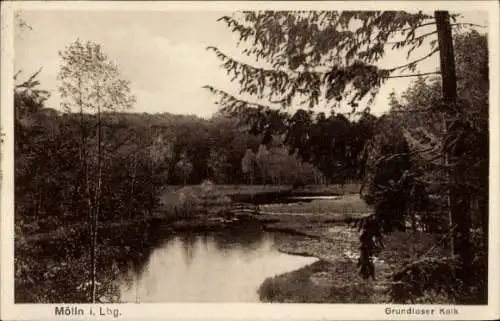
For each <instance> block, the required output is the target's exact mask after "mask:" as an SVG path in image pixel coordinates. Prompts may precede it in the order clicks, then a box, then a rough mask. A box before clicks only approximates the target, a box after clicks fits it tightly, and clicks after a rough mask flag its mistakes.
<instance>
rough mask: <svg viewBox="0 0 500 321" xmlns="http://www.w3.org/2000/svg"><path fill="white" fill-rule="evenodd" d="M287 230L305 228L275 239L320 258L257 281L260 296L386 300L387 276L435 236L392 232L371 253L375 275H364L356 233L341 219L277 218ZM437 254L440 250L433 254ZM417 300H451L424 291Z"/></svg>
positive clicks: (291, 250) (310, 300) (295, 299)
mask: <svg viewBox="0 0 500 321" xmlns="http://www.w3.org/2000/svg"><path fill="white" fill-rule="evenodd" d="M280 224H281V225H286V226H287V229H288V230H289V231H292V232H294V233H297V234H307V237H303V238H300V239H296V240H288V241H287V242H282V243H279V244H278V245H277V246H278V250H279V251H281V252H284V253H288V254H295V255H302V256H312V257H316V258H318V259H319V261H318V262H315V263H313V264H311V265H308V266H305V267H303V268H300V269H298V270H296V271H293V272H289V273H285V274H282V275H277V276H274V277H272V278H268V279H267V280H266V281H265V282H264V283H263V284H262V285H261V287H260V289H259V295H260V298H261V300H262V301H263V302H282V303H359V304H361V303H373V304H377V303H388V302H390V296H389V290H390V284H389V279H388V277H389V276H390V274H391V273H392V272H393V271H394V270H395V269H396V268H398V267H400V266H401V265H403V264H405V262H406V261H407V260H409V259H410V258H413V259H414V258H415V257H418V256H420V255H422V254H423V253H425V252H426V251H427V250H428V249H429V248H430V247H432V245H433V244H434V242H435V240H434V238H433V236H432V235H429V234H425V233H405V232H394V233H392V234H391V235H389V236H387V237H386V239H385V244H386V248H385V249H383V251H382V252H381V253H380V254H379V256H378V257H375V258H374V265H375V273H376V274H375V279H374V280H371V279H370V280H365V279H363V278H362V277H361V276H360V275H359V272H358V267H357V260H358V258H359V250H358V248H359V234H358V231H357V230H356V229H353V228H352V227H350V226H348V225H347V224H346V223H345V222H341V221H337V222H332V223H328V224H324V223H321V222H318V221H315V220H311V221H309V223H308V224H304V222H300V223H299V222H291V221H286V222H281V223H280ZM437 255H439V254H437ZM420 303H440V304H446V303H453V302H451V301H450V300H449V299H448V298H446V297H439V296H433V297H427V298H426V297H424V298H423V299H422V301H421V302H420Z"/></svg>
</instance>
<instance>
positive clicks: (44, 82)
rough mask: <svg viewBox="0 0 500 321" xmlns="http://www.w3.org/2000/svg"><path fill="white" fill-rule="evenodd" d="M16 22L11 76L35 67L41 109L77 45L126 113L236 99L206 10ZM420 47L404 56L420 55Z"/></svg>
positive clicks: (222, 38)
mask: <svg viewBox="0 0 500 321" xmlns="http://www.w3.org/2000/svg"><path fill="white" fill-rule="evenodd" d="M19 13H20V17H22V19H23V20H24V21H25V22H26V23H27V24H28V25H29V26H31V27H32V29H33V30H30V29H27V28H22V29H20V28H18V27H16V37H15V62H14V70H15V71H17V70H20V69H22V71H23V73H22V74H21V75H20V76H19V78H20V80H23V79H25V77H28V76H29V75H30V74H32V73H33V72H35V71H36V70H38V69H39V68H40V67H43V70H42V72H41V73H40V75H39V80H40V82H41V88H43V89H47V90H49V91H51V93H52V96H51V98H50V99H49V100H48V103H47V106H48V107H52V108H56V109H59V96H58V92H57V86H58V81H57V73H58V71H59V64H60V60H59V56H58V51H60V50H64V48H65V47H66V46H67V45H68V44H69V43H71V42H73V41H75V40H76V39H77V38H79V39H80V40H81V41H87V40H90V41H93V42H97V43H99V44H101V45H102V47H103V50H104V52H105V53H106V54H107V55H108V56H109V58H111V59H112V60H114V61H115V62H116V63H117V64H118V66H119V67H120V68H121V71H122V76H123V77H122V78H124V79H127V80H129V81H130V82H131V90H132V92H133V93H134V94H135V95H136V97H137V102H136V105H135V106H134V108H133V110H132V111H133V112H140V113H142V112H147V113H161V112H169V113H174V114H195V115H198V116H200V117H210V116H211V115H212V114H213V113H214V112H216V111H217V109H218V108H219V107H218V105H215V104H214V101H215V97H214V96H213V95H212V94H211V93H209V92H208V91H207V90H206V89H203V88H202V86H204V85H212V86H214V87H216V88H220V89H223V90H226V91H228V92H231V93H235V94H236V93H237V92H238V86H237V84H232V83H231V82H230V79H229V77H228V76H226V73H225V71H224V70H223V69H222V68H221V67H220V60H218V59H217V58H216V57H215V54H214V53H213V52H210V51H207V50H206V49H205V48H206V47H207V46H216V47H219V48H220V49H222V50H223V51H224V52H226V53H228V54H230V55H234V56H236V58H241V57H238V56H237V55H238V53H239V52H240V50H239V49H238V48H236V40H237V38H236V35H235V34H233V33H231V31H230V30H229V29H228V28H227V27H226V26H225V24H223V23H221V22H216V20H217V19H218V18H219V17H221V16H223V15H227V14H231V12H214V11H189V12H187V11H182V12H165V11H163V12H160V11H148V12H146V11H143V12H138V11H114V12H113V11H107V12H102V11H101V12H99V11H80V10H79V11H46V10H45V11H22V12H19ZM461 21H463V22H471V23H477V24H481V25H487V13H485V12H468V13H464V18H463V19H462V20H461ZM425 52H426V48H422V50H420V51H416V52H415V54H414V55H413V56H412V57H414V58H418V57H420V56H423V55H425ZM406 62H407V61H406V54H405V53H398V52H392V53H389V54H388V55H387V56H386V58H385V59H384V60H383V61H382V62H381V65H382V66H384V65H386V66H391V65H392V66H394V65H401V64H405V63H406ZM437 67H438V55H437V54H436V55H434V56H433V57H432V58H429V59H428V60H426V61H425V63H422V64H421V65H420V67H419V70H420V71H421V72H427V71H434V70H435V69H436V68H437ZM410 81H411V78H398V79H391V80H389V81H388V82H387V83H386V84H385V85H384V86H383V88H382V89H381V91H380V93H379V95H378V97H377V100H376V102H375V105H374V107H373V108H372V112H373V113H374V114H381V113H383V112H385V111H387V109H388V107H387V96H388V95H389V93H390V92H391V90H392V89H395V90H396V92H398V93H400V92H401V91H402V90H404V89H406V88H407V87H408V85H409V83H410Z"/></svg>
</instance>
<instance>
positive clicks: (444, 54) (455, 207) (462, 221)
mask: <svg viewBox="0 0 500 321" xmlns="http://www.w3.org/2000/svg"><path fill="white" fill-rule="evenodd" d="M434 16H435V19H436V26H437V32H438V43H439V51H440V65H441V74H442V87H443V88H442V94H443V102H444V107H445V108H446V111H447V116H452V117H456V116H457V110H456V107H457V106H456V101H457V78H456V72H455V57H454V52H453V38H452V34H451V26H450V16H449V13H448V12H447V11H436V12H435V14H434ZM450 118H451V117H450ZM445 129H446V132H447V133H448V134H449V135H453V134H454V133H453V132H451V131H450V127H449V123H448V122H447V121H446V122H445ZM460 156H461V155H455V153H454V152H453V149H451V151H447V152H446V155H445V157H446V158H447V160H448V162H450V163H451V164H456V163H458V164H459V163H460ZM448 168H450V172H449V177H450V187H449V195H450V214H451V215H450V216H451V220H452V222H453V224H454V226H455V230H454V232H453V233H452V237H453V244H454V254H455V255H457V256H458V257H459V259H460V260H461V262H462V264H464V272H465V273H467V270H468V269H467V266H468V265H469V264H470V263H471V261H472V255H471V254H472V253H471V245H470V226H471V219H470V217H469V213H468V207H467V205H468V202H467V190H466V189H465V188H464V177H463V174H464V170H463V169H462V168H460V166H457V165H455V166H453V167H448Z"/></svg>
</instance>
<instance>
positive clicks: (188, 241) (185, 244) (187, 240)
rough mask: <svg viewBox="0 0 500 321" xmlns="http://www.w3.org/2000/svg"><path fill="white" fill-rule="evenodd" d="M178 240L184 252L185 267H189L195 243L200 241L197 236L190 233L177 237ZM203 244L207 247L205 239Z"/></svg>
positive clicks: (193, 254)
mask: <svg viewBox="0 0 500 321" xmlns="http://www.w3.org/2000/svg"><path fill="white" fill-rule="evenodd" d="M178 240H179V241H180V242H181V246H182V249H183V252H184V263H185V264H186V266H190V265H191V262H193V259H194V256H195V254H196V252H195V250H196V243H197V242H199V241H201V240H200V238H199V237H197V235H195V234H190V233H188V234H182V235H180V236H178ZM204 244H205V246H206V245H207V240H206V238H205V239H204Z"/></svg>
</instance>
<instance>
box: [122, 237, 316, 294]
mask: <svg viewBox="0 0 500 321" xmlns="http://www.w3.org/2000/svg"><path fill="white" fill-rule="evenodd" d="M276 237H278V236H277V235H274V234H270V233H267V232H263V231H261V230H253V231H248V230H246V231H241V230H234V231H224V232H218V233H210V234H204V235H195V234H183V235H177V236H175V237H172V238H171V239H169V240H167V241H166V242H165V243H163V244H162V245H161V246H159V247H158V248H156V249H155V250H153V251H152V253H151V254H150V256H149V260H148V261H147V262H146V263H145V265H144V266H143V267H142V269H141V271H140V272H139V273H136V272H134V271H133V270H130V271H129V277H128V281H125V280H126V279H127V278H124V279H123V280H122V281H121V285H120V292H121V295H120V297H121V301H122V302H188V301H190V302H258V301H259V296H258V293H257V290H258V288H259V286H260V285H261V284H262V282H263V281H264V280H265V279H266V278H268V277H271V276H274V275H276V274H281V273H285V272H288V271H293V270H296V269H298V268H300V267H302V266H304V265H307V264H310V263H313V262H314V261H316V259H314V258H308V257H300V256H292V255H287V254H283V253H280V252H278V251H277V249H276V247H275V238H276Z"/></svg>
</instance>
